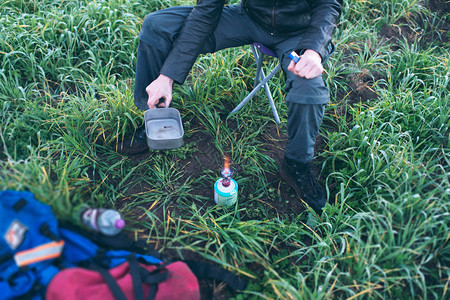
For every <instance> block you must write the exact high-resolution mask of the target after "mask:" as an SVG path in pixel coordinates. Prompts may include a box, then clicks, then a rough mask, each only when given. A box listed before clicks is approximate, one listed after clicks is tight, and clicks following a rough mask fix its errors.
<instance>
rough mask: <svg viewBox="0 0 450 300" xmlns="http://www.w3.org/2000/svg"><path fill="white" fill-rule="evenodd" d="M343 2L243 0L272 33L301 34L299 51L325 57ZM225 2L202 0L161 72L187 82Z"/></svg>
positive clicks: (331, 0)
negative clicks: (307, 51) (310, 50)
mask: <svg viewBox="0 0 450 300" xmlns="http://www.w3.org/2000/svg"><path fill="white" fill-rule="evenodd" d="M342 1H343V0H317V1H313V0H242V6H243V7H244V8H245V9H246V11H247V13H248V14H249V16H250V18H252V19H253V20H254V21H255V22H256V23H257V24H259V25H260V26H262V27H263V28H264V29H265V30H267V31H268V32H269V33H270V34H273V35H278V34H284V33H295V32H298V33H299V34H301V35H302V38H301V40H300V39H299V44H298V46H297V47H296V50H302V49H303V50H306V49H312V50H315V51H316V52H317V53H319V54H320V55H321V56H322V57H324V55H325V51H326V50H325V49H326V47H327V45H328V43H329V42H330V41H331V35H332V33H333V31H334V29H335V27H336V24H337V22H338V19H339V16H340V13H341V6H342ZM224 4H225V1H224V0H198V1H197V5H196V6H195V7H194V8H193V10H192V12H191V14H190V15H189V16H188V18H187V19H186V21H185V24H184V26H183V28H182V30H181V32H180V35H179V37H178V38H177V39H176V40H175V42H174V46H173V49H172V51H171V53H169V56H168V57H167V59H166V61H165V63H164V65H163V67H162V69H161V73H162V74H164V75H166V76H169V77H170V78H172V79H174V80H175V81H176V82H178V83H183V82H184V80H185V79H186V77H187V75H188V73H189V71H190V69H191V68H192V65H193V64H194V62H195V60H196V58H197V56H198V55H199V53H200V50H201V48H202V45H203V42H204V41H205V40H206V39H207V37H208V36H209V35H210V34H212V33H213V32H214V30H215V28H216V26H217V23H218V21H219V17H220V14H221V12H222V9H223V6H224Z"/></svg>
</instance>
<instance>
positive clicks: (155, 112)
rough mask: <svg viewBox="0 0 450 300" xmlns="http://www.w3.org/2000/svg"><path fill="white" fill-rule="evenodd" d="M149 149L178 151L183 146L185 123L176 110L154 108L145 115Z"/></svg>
mask: <svg viewBox="0 0 450 300" xmlns="http://www.w3.org/2000/svg"><path fill="white" fill-rule="evenodd" d="M144 122H145V133H146V135H147V144H148V147H149V148H150V149H152V150H168V149H176V148H179V147H181V146H182V145H183V136H184V129H183V122H182V121H181V116H180V112H179V111H178V110H177V109H175V108H170V107H169V108H154V109H148V110H146V111H145V113H144Z"/></svg>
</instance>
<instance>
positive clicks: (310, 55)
mask: <svg viewBox="0 0 450 300" xmlns="http://www.w3.org/2000/svg"><path fill="white" fill-rule="evenodd" d="M288 71H290V72H292V73H294V74H295V75H297V76H300V77H304V78H306V79H311V78H314V77H317V76H319V75H320V74H322V72H323V66H322V57H321V56H320V55H319V53H317V52H316V51H314V50H311V49H308V50H306V51H305V52H304V53H303V55H301V56H300V60H299V61H298V62H297V63H295V61H293V60H291V62H290V63H289V66H288Z"/></svg>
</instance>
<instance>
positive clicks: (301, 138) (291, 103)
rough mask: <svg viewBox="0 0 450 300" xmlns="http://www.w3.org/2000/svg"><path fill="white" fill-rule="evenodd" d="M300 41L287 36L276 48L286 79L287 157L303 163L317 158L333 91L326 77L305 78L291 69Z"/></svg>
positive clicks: (330, 50)
mask: <svg viewBox="0 0 450 300" xmlns="http://www.w3.org/2000/svg"><path fill="white" fill-rule="evenodd" d="M298 38H299V37H297V36H295V37H287V38H286V39H285V40H283V41H280V42H278V43H277V44H276V45H275V47H274V48H275V52H276V53H277V55H278V57H279V60H280V62H281V66H282V69H283V72H284V74H285V78H286V87H285V91H286V93H287V95H286V97H285V102H286V106H287V107H288V120H287V131H288V143H287V145H286V149H285V156H286V157H288V158H290V159H293V160H296V161H299V162H301V163H307V162H310V161H311V160H312V159H313V158H314V145H315V141H316V136H317V134H318V133H319V128H320V124H321V123H322V119H323V115H324V111H325V105H326V104H327V103H328V101H329V91H328V88H327V87H326V86H325V83H324V81H323V78H322V75H321V76H318V77H315V78H312V79H305V78H302V77H299V76H297V75H295V74H293V73H292V72H290V71H288V70H287V66H288V65H289V63H290V58H289V57H288V54H289V53H290V52H291V51H292V50H294V49H295V48H294V47H295V46H296V45H297V43H298ZM300 38H301V37H300ZM328 49H329V53H328V55H327V56H326V57H324V62H326V61H327V60H328V58H329V55H330V54H331V52H332V51H333V49H334V47H333V46H332V44H330V45H329V47H328Z"/></svg>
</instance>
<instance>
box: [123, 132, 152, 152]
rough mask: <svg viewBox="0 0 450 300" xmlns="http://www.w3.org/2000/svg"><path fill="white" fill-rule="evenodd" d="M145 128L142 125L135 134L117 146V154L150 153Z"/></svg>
mask: <svg viewBox="0 0 450 300" xmlns="http://www.w3.org/2000/svg"><path fill="white" fill-rule="evenodd" d="M148 150H149V148H148V145H147V135H146V133H145V126H144V125H142V126H141V127H139V128H138V129H136V131H135V132H134V133H130V134H128V135H127V136H125V137H124V139H123V140H122V141H121V142H120V141H119V143H118V144H117V152H119V153H122V154H139V153H142V152H144V151H148Z"/></svg>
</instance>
